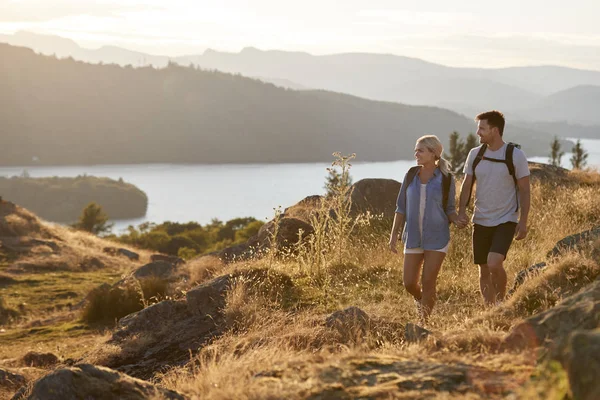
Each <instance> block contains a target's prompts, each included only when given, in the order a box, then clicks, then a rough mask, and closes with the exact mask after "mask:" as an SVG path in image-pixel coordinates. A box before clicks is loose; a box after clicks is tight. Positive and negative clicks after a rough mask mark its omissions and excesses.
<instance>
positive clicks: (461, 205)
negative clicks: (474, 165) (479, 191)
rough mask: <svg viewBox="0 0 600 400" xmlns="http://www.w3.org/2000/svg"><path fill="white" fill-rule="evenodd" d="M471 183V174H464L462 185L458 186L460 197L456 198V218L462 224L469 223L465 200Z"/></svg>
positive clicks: (467, 199) (469, 191) (467, 198)
mask: <svg viewBox="0 0 600 400" xmlns="http://www.w3.org/2000/svg"><path fill="white" fill-rule="evenodd" d="M472 184H473V175H469V174H465V179H463V182H462V185H461V186H460V197H459V199H458V219H459V221H460V222H461V223H462V224H463V225H466V224H468V223H469V217H467V202H468V201H469V194H470V193H471V185H472Z"/></svg>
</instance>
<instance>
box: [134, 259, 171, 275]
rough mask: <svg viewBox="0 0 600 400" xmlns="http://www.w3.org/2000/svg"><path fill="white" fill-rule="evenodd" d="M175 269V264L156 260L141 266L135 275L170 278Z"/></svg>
mask: <svg viewBox="0 0 600 400" xmlns="http://www.w3.org/2000/svg"><path fill="white" fill-rule="evenodd" d="M174 271H175V266H174V265H173V264H171V263H170V262H166V261H155V262H151V263H149V264H146V265H143V266H141V267H139V268H138V269H137V270H136V271H135V272H134V273H133V276H134V277H135V278H137V279H141V278H149V277H151V276H152V277H157V278H168V277H169V276H171V274H172V273H173V272H174Z"/></svg>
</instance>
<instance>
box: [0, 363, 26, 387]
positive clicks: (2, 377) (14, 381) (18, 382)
mask: <svg viewBox="0 0 600 400" xmlns="http://www.w3.org/2000/svg"><path fill="white" fill-rule="evenodd" d="M24 384H25V377H24V376H23V375H19V374H14V373H12V372H10V371H7V370H5V369H2V368H0V388H1V387H4V388H8V389H16V388H20V387H21V386H23V385H24Z"/></svg>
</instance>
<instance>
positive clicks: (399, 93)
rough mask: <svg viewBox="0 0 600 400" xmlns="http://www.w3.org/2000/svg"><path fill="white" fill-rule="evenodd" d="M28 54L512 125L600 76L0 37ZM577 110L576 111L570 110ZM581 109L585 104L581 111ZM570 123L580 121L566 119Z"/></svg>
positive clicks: (389, 58) (353, 56)
mask: <svg viewBox="0 0 600 400" xmlns="http://www.w3.org/2000/svg"><path fill="white" fill-rule="evenodd" d="M2 41H4V42H6V43H11V44H15V45H19V46H26V47H30V48H33V49H35V50H36V51H38V52H41V53H43V54H56V55H57V56H58V57H67V56H72V57H73V58H75V59H76V60H81V61H86V62H92V63H99V62H103V63H105V64H106V63H116V64H119V65H123V66H125V65H132V66H134V67H138V66H150V65H151V66H154V67H164V66H166V65H167V64H168V63H169V61H172V62H175V63H178V64H180V65H184V66H189V65H190V64H193V65H197V66H200V67H201V68H203V69H216V70H219V71H223V72H230V73H239V74H242V75H244V76H249V77H258V78H259V79H261V80H263V81H266V82H272V83H274V84H276V85H277V86H282V87H286V88H292V89H306V88H312V89H323V90H330V91H334V92H341V93H348V94H352V95H355V96H359V97H363V98H367V99H371V100H383V101H392V102H401V103H405V104H411V105H429V106H438V107H444V108H449V109H451V110H453V111H456V112H459V113H461V114H464V115H466V116H468V117H469V118H471V117H472V116H473V115H474V114H475V113H477V112H480V111H482V110H486V109H492V108H496V109H500V110H502V111H504V112H505V114H506V115H507V116H508V117H509V118H511V119H513V120H514V119H516V118H518V119H522V120H528V121H535V120H536V119H537V118H545V116H546V114H544V113H537V112H530V110H534V109H535V108H536V106H537V105H538V104H542V103H543V102H544V101H545V98H546V96H550V95H552V94H554V93H556V92H560V91H564V90H568V89H571V88H573V87H575V86H581V85H600V71H586V70H579V69H575V68H566V67H557V66H532V67H512V68H499V69H498V68H496V69H494V68H490V69H484V68H452V67H447V66H444V65H440V64H435V63H430V62H427V61H423V60H420V59H416V58H410V57H403V56H396V55H390V54H367V53H346V54H332V55H319V56H315V55H311V54H308V53H304V52H287V51H279V50H271V51H262V50H259V49H256V48H253V47H248V48H245V49H243V50H242V51H240V52H239V53H227V52H220V51H215V50H210V49H208V50H206V51H204V52H203V53H202V54H195V55H186V56H180V57H166V56H155V55H149V54H144V53H140V52H135V51H130V50H126V49H121V48H118V47H111V46H106V47H102V48H99V49H96V50H90V49H84V48H81V47H79V46H78V45H77V44H75V42H73V41H71V40H68V39H63V38H60V37H54V36H47V35H37V34H32V33H28V32H18V33H16V34H15V35H0V42H2ZM578 106H579V104H574V105H573V106H572V108H569V110H571V109H575V108H577V107H578ZM581 106H585V104H581ZM564 114H565V115H566V117H567V118H566V119H567V120H569V121H572V122H574V123H585V124H587V123H589V121H587V120H581V119H580V118H579V117H580V115H579V114H578V113H576V112H575V113H567V112H564Z"/></svg>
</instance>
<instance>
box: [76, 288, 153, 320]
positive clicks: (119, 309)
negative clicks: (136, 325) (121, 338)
mask: <svg viewBox="0 0 600 400" xmlns="http://www.w3.org/2000/svg"><path fill="white" fill-rule="evenodd" d="M87 300H88V303H87V305H86V306H85V308H84V310H83V315H82V319H83V320H84V321H86V322H88V323H99V324H111V323H113V322H115V321H116V320H118V319H120V318H123V317H124V316H126V315H129V314H131V313H134V312H136V311H139V310H141V309H143V308H144V304H143V300H142V293H141V292H140V289H139V287H137V285H134V284H133V283H128V284H126V285H125V286H124V287H111V286H109V285H107V284H105V285H102V286H100V287H98V288H96V289H94V290H92V291H91V292H90V294H89V295H88V298H87Z"/></svg>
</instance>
